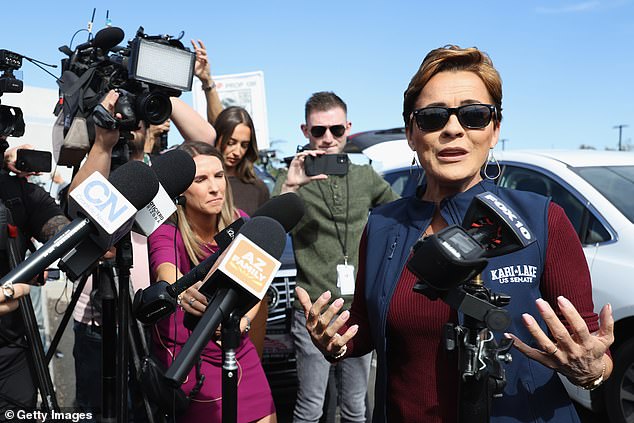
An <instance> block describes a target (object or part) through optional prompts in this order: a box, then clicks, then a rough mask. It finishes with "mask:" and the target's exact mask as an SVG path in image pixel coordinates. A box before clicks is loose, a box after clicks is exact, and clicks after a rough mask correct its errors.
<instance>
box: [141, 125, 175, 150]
mask: <svg viewBox="0 0 634 423" xmlns="http://www.w3.org/2000/svg"><path fill="white" fill-rule="evenodd" d="M169 130H170V120H169V119H168V120H166V121H165V122H163V123H161V124H160V125H150V126H149V128H148V129H147V136H146V137H145V147H144V149H143V151H145V152H146V153H148V154H149V153H151V152H152V150H153V149H154V146H155V145H157V144H158V142H159V138H160V136H161V135H162V134H164V133H168V132H169Z"/></svg>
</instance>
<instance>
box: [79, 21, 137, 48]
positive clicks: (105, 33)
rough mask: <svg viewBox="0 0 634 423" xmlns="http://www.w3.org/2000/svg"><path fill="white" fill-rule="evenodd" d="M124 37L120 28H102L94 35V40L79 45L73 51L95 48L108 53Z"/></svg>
mask: <svg viewBox="0 0 634 423" xmlns="http://www.w3.org/2000/svg"><path fill="white" fill-rule="evenodd" d="M124 37H125V34H124V32H123V30H122V29H121V28H117V27H116V26H111V27H107V28H103V29H100V30H99V31H98V32H97V33H96V34H95V38H93V39H92V40H90V41H86V42H85V43H82V44H79V45H78V46H77V48H76V49H75V50H85V49H87V48H89V47H95V48H100V49H102V50H103V51H108V50H110V49H111V48H113V47H114V46H116V45H117V44H119V43H120V42H121V41H123V38H124Z"/></svg>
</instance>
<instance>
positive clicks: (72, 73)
mask: <svg viewBox="0 0 634 423" xmlns="http://www.w3.org/2000/svg"><path fill="white" fill-rule="evenodd" d="M123 36H124V35H123V31H122V30H121V29H119V28H115V27H107V28H104V29H102V30H100V31H99V32H98V33H97V35H96V36H95V38H94V39H93V40H92V41H90V42H87V43H84V44H82V45H80V46H79V47H78V48H77V49H76V50H75V51H74V52H73V51H71V50H70V49H68V48H65V47H61V48H60V50H62V51H65V52H67V53H70V55H69V58H67V59H64V60H63V61H62V68H63V69H64V72H63V75H62V78H61V80H62V82H61V83H60V87H61V91H62V94H63V95H64V96H65V97H66V96H68V97H71V99H70V100H71V103H72V104H71V107H72V109H71V110H69V109H68V108H67V109H65V110H64V111H65V123H64V129H65V132H67V131H68V129H69V128H70V125H71V123H72V119H73V118H74V117H75V116H81V117H85V118H88V119H90V115H91V114H92V112H93V110H94V108H95V107H96V106H97V105H98V104H99V103H100V102H101V100H102V98H103V96H104V95H105V94H106V93H107V92H108V91H110V90H117V91H118V92H119V99H118V101H117V104H116V110H115V112H116V113H119V114H121V118H120V119H117V120H118V124H117V125H116V126H117V128H118V129H120V130H124V131H133V130H135V129H137V128H138V127H139V123H140V121H145V122H147V123H148V124H153V125H158V124H161V123H163V122H164V121H166V120H167V119H169V117H170V115H171V112H172V105H171V101H170V97H178V96H180V95H181V93H182V91H183V90H190V89H191V80H192V76H193V69H194V62H195V59H196V58H195V54H194V53H192V52H190V51H189V50H188V49H187V48H185V46H183V44H182V43H181V42H180V41H179V40H177V39H173V38H171V37H169V36H148V35H146V34H145V33H144V30H143V27H140V28H139V30H138V31H137V33H136V36H135V38H133V39H132V40H131V41H129V42H128V45H127V47H120V46H117V44H118V43H119V42H120V41H121V40H122V39H123ZM175 52H177V53H175ZM161 53H165V55H164V56H163V58H166V60H167V59H169V57H171V56H174V57H177V58H178V63H176V64H174V63H168V62H164V63H151V62H149V63H148V60H149V61H151V60H153V59H154V58H156V57H157V56H156V54H159V55H160V54H161ZM159 60H160V58H159ZM157 64H160V66H157ZM174 67H176V68H178V70H180V72H178V73H177V74H179V75H184V76H183V77H182V78H181V79H180V80H179V81H175V82H173V81H171V80H170V78H169V76H170V72H171V71H173V70H174ZM184 67H185V68H184ZM187 67H188V68H189V69H187ZM158 68H162V69H163V70H164V72H163V73H162V75H163V76H165V78H161V75H158V77H157V76H156V75H155V74H156V73H157V69H158ZM77 88H80V91H81V92H82V93H83V96H81V97H79V98H73V96H74V95H75V92H76V89H77ZM69 118H70V119H69ZM91 138H92V137H91ZM91 141H92V140H91Z"/></svg>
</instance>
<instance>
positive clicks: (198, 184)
mask: <svg viewBox="0 0 634 423" xmlns="http://www.w3.org/2000/svg"><path fill="white" fill-rule="evenodd" d="M179 148H180V149H181V150H184V151H186V152H187V153H188V154H190V155H191V156H192V157H193V159H194V162H195V163H196V176H195V178H194V182H192V184H191V185H190V187H189V188H188V189H187V191H185V192H184V193H183V196H184V197H185V204H184V205H179V206H177V207H178V209H177V212H176V213H175V214H174V215H172V216H171V217H170V222H168V223H166V224H164V225H162V226H161V227H159V228H158V229H157V230H156V231H155V232H154V233H153V234H152V235H150V237H149V238H148V241H149V258H150V270H151V273H152V280H154V281H160V280H164V281H167V282H169V283H174V282H175V281H176V280H177V279H178V278H180V277H181V276H182V275H184V274H186V273H188V272H189V271H190V270H191V268H192V267H194V266H196V265H197V264H199V263H200V262H201V261H202V260H204V259H205V258H206V257H208V256H209V255H211V254H213V253H214V252H215V251H217V250H218V245H217V244H216V243H215V241H214V236H215V235H216V234H217V233H218V232H220V231H221V230H222V229H224V228H225V227H226V226H227V225H229V224H230V223H231V222H233V221H234V220H236V219H237V218H239V217H241V216H246V214H245V213H244V212H243V211H242V210H240V209H237V208H235V207H234V205H233V201H232V198H231V190H230V189H229V188H228V186H227V176H226V173H225V169H224V164H223V157H222V154H220V152H219V151H218V150H217V149H216V148H215V147H212V146H211V145H209V144H206V143H203V142H196V141H191V142H187V143H184V144H183V145H181V146H180V147H179ZM175 248H176V251H175V250H174V249H175ZM201 285H202V282H200V281H199V282H197V283H196V284H194V285H193V286H192V287H190V288H188V289H187V290H186V291H185V292H183V293H182V294H181V295H180V296H179V302H180V305H181V307H180V308H179V309H178V310H177V311H176V313H175V314H174V315H173V317H172V318H169V319H164V320H162V321H160V322H159V323H157V324H156V326H155V327H154V331H153V336H154V344H155V345H154V346H155V348H154V353H155V355H156V357H157V358H158V359H159V360H161V361H162V362H163V364H164V365H166V366H169V365H170V364H171V363H172V361H173V360H174V357H175V356H176V355H177V354H178V353H179V352H180V350H181V348H182V346H183V345H184V344H185V342H186V341H187V339H188V338H189V334H190V332H189V331H188V330H187V329H186V328H185V326H184V325H183V319H184V316H185V313H189V314H192V315H194V316H201V315H202V313H203V312H204V311H205V309H206V307H207V299H206V297H205V295H203V294H202V293H201V292H199V288H200V286H201ZM259 308H260V303H258V304H257V305H256V306H255V307H253V309H251V310H249V311H248V312H247V313H246V314H245V316H244V317H243V318H242V320H241V321H240V329H241V331H242V338H241V341H240V346H239V347H238V348H237V349H236V360H237V364H238V421H239V422H253V421H257V422H276V421H277V417H276V413H275V405H274V404H273V398H272V395H271V389H270V388H269V384H268V382H267V380H266V376H265V375H264V370H263V369H262V365H261V363H260V360H259V359H258V356H257V352H256V350H255V348H254V346H253V343H252V342H251V341H250V339H249V337H248V336H247V333H248V332H249V328H250V326H251V320H253V318H254V317H255V315H256V313H257V311H258V309H259ZM203 375H204V377H205V378H204V381H203V382H202V387H201V388H200V391H199V392H198V393H196V394H195V395H193V397H192V398H191V402H190V405H189V407H188V409H187V411H186V412H185V414H184V415H182V416H179V419H178V421H179V422H187V423H190V422H208V421H220V420H221V411H222V389H221V387H222V383H221V381H222V350H221V347H220V343H219V340H218V338H217V334H216V337H215V338H214V339H213V340H212V341H210V342H209V343H208V344H207V345H206V346H205V348H204V349H203V351H202V353H201V356H200V362H199V365H197V366H194V368H193V369H192V370H191V371H190V373H189V375H188V377H187V379H186V381H185V383H184V384H183V386H182V388H183V390H184V391H185V393H187V394H190V392H191V390H192V389H193V388H194V387H196V385H197V384H198V383H199V381H200V380H201V376H203Z"/></svg>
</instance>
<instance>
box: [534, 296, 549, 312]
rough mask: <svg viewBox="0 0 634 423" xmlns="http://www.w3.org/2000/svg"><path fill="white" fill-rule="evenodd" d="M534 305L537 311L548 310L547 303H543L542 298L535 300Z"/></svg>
mask: <svg viewBox="0 0 634 423" xmlns="http://www.w3.org/2000/svg"><path fill="white" fill-rule="evenodd" d="M535 305H536V306H537V308H538V309H539V311H545V310H547V309H548V303H547V302H546V301H544V300H543V299H542V298H538V299H536V300H535Z"/></svg>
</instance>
